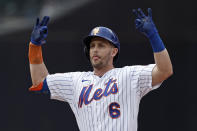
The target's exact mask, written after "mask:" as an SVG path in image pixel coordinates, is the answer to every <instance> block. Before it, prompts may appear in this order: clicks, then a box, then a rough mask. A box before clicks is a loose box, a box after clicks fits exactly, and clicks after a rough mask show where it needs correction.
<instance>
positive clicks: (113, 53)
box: [112, 48, 118, 57]
mask: <svg viewBox="0 0 197 131" xmlns="http://www.w3.org/2000/svg"><path fill="white" fill-rule="evenodd" d="M117 53H118V48H113V50H112V56H113V57H115V56H116V54H117Z"/></svg>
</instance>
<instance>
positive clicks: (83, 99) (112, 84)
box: [78, 79, 118, 108]
mask: <svg viewBox="0 0 197 131" xmlns="http://www.w3.org/2000/svg"><path fill="white" fill-rule="evenodd" d="M105 85H106V86H105V89H104V90H103V89H101V88H99V89H97V90H96V91H95V92H94V95H93V96H92V98H91V99H89V95H90V92H91V90H92V87H93V86H94V85H93V84H92V85H89V86H87V87H83V89H82V91H81V94H80V96H79V102H78V107H79V108H81V107H82V105H83V103H84V104H85V105H88V104H90V103H91V102H92V101H93V100H100V99H101V98H102V97H103V96H105V97H107V96H109V95H111V94H116V93H117V92H118V87H117V83H116V79H115V80H113V79H110V80H109V81H108V82H107V83H106V84H105Z"/></svg>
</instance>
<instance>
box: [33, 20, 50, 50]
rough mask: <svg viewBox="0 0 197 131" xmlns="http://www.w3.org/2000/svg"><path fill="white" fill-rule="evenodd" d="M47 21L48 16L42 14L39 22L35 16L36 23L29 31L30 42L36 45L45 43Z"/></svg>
mask: <svg viewBox="0 0 197 131" xmlns="http://www.w3.org/2000/svg"><path fill="white" fill-rule="evenodd" d="M48 22H49V16H44V18H43V20H42V21H41V23H39V18H37V20H36V24H35V26H34V28H33V31H32V33H31V43H33V44H35V45H38V46H39V45H42V44H44V43H46V40H45V38H46V37H47V35H48V28H47V24H48Z"/></svg>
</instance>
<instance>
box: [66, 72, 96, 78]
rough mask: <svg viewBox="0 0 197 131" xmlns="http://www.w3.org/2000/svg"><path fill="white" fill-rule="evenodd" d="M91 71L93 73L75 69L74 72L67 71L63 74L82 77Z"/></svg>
mask: <svg viewBox="0 0 197 131" xmlns="http://www.w3.org/2000/svg"><path fill="white" fill-rule="evenodd" d="M92 73H93V72H92V71H75V72H69V73H65V74H69V75H71V76H72V77H84V76H88V75H91V74H92Z"/></svg>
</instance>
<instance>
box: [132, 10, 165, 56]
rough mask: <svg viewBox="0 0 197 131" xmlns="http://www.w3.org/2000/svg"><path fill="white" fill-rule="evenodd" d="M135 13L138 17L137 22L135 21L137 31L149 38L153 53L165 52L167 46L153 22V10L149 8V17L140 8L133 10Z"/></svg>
mask: <svg viewBox="0 0 197 131" xmlns="http://www.w3.org/2000/svg"><path fill="white" fill-rule="evenodd" d="M133 13H134V15H135V16H136V20H135V25H136V29H137V30H139V31H140V32H142V33H143V34H144V35H145V36H146V37H148V38H149V40H150V43H151V45H152V48H153V51H154V52H160V51H163V50H164V49H165V46H164V44H163V42H162V40H161V38H160V36H159V34H158V31H157V28H156V26H155V24H154V22H153V20H152V10H151V8H148V16H146V15H145V14H144V13H143V11H142V10H141V9H140V8H138V10H136V9H133Z"/></svg>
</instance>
